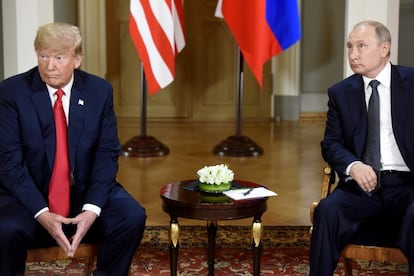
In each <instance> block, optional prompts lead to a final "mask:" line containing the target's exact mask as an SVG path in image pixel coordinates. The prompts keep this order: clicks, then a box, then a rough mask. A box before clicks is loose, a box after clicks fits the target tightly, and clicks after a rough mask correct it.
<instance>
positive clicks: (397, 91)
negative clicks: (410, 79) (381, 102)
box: [391, 65, 410, 142]
mask: <svg viewBox="0 0 414 276" xmlns="http://www.w3.org/2000/svg"><path fill="white" fill-rule="evenodd" d="M409 96H410V95H409V91H408V88H407V85H406V80H405V77H404V76H401V75H400V74H399V72H398V70H397V67H396V66H394V65H392V66H391V114H392V116H391V118H392V127H393V130H394V135H395V137H396V138H397V142H398V141H402V140H401V139H398V138H400V137H404V131H405V130H404V129H403V128H402V126H405V125H406V124H405V121H406V120H407V112H408V109H409V103H410V99H409Z"/></svg>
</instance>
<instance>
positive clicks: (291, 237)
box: [26, 225, 408, 276]
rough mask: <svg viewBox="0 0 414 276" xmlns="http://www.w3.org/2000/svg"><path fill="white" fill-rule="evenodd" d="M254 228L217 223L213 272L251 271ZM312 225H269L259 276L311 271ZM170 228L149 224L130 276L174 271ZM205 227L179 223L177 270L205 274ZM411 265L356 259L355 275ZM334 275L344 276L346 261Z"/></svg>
mask: <svg viewBox="0 0 414 276" xmlns="http://www.w3.org/2000/svg"><path fill="white" fill-rule="evenodd" d="M250 235H251V234H250V227H247V226H220V225H219V226H218V230H217V239H216V252H215V253H216V254H215V256H216V258H215V275H218V276H220V275H223V276H224V275H240V276H247V275H252V252H251V247H250V246H251V240H250ZM309 237H310V235H309V227H308V226H265V227H264V232H263V238H262V241H263V251H262V257H261V275H263V276H267V275H292V276H294V275H308V271H309V262H308V254H309ZM168 242H169V240H168V228H167V227H166V226H150V227H147V229H146V231H145V234H144V238H143V241H142V243H141V246H140V249H139V250H138V251H137V253H136V255H135V257H134V260H133V263H132V274H131V275H132V276H138V275H140V276H141V275H170V269H169V265H170V263H169V253H168ZM87 270H88V268H86V267H85V264H84V263H82V260H81V259H78V260H72V261H71V260H63V261H57V262H51V263H28V264H27V270H26V275H30V276H39V275H67V276H81V275H87V273H86V272H85V271H87ZM207 271H208V265H207V230H206V228H205V227H201V226H181V227H180V250H179V256H178V274H179V275H185V276H193V275H194V276H195V275H207ZM407 271H408V268H407V265H401V264H383V263H369V262H364V261H357V262H355V263H354V271H353V273H354V275H370V276H376V275H394V276H395V275H407ZM335 275H343V263H342V262H340V263H339V264H338V268H337V270H336V274H335Z"/></svg>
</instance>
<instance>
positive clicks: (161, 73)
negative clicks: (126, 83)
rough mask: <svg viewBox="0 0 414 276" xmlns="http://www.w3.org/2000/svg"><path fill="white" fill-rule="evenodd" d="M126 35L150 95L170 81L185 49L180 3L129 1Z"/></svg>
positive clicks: (182, 12) (170, 1)
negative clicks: (132, 47)
mask: <svg viewBox="0 0 414 276" xmlns="http://www.w3.org/2000/svg"><path fill="white" fill-rule="evenodd" d="M129 32H130V35H131V38H132V41H133V43H134V45H135V48H136V49H137V52H138V55H139V56H140V59H141V62H142V64H143V67H144V72H145V77H146V79H147V85H148V90H149V94H154V93H156V92H158V91H159V90H160V89H162V88H164V87H166V86H167V85H169V84H170V83H171V82H172V81H173V80H174V77H175V56H176V55H177V54H178V53H179V52H180V51H181V50H182V49H183V48H184V46H185V38H184V10H183V0H131V2H130V17H129Z"/></svg>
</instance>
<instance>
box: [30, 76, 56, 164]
mask: <svg viewBox="0 0 414 276" xmlns="http://www.w3.org/2000/svg"><path fill="white" fill-rule="evenodd" d="M32 89H33V94H32V96H31V101H32V103H33V106H34V107H35V109H36V112H37V116H38V118H39V123H40V125H41V128H42V129H43V131H42V134H43V143H44V146H45V150H46V156H47V159H48V163H49V166H50V168H53V162H54V158H55V157H54V156H55V148H56V138H55V134H56V131H55V122H54V119H53V110H52V103H51V102H50V97H49V93H48V91H47V87H46V85H45V84H44V83H43V81H42V80H41V79H40V75H39V74H38V73H37V74H34V78H33V81H32Z"/></svg>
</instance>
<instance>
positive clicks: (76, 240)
mask: <svg viewBox="0 0 414 276" xmlns="http://www.w3.org/2000/svg"><path fill="white" fill-rule="evenodd" d="M96 218H97V215H96V214H95V213H94V212H91V211H84V212H82V213H80V214H79V215H77V216H76V217H74V218H65V217H63V216H61V215H58V214H55V213H52V212H49V211H46V212H43V213H42V214H41V215H40V216H39V217H37V220H38V222H39V223H40V224H41V225H42V226H43V227H44V228H45V229H46V230H47V231H48V232H49V234H50V235H51V236H52V237H53V238H54V239H55V240H56V243H57V244H58V245H59V246H60V247H61V248H62V249H63V250H64V251H65V252H66V254H67V255H68V257H73V256H74V255H75V252H76V250H77V249H78V246H79V244H80V242H81V241H82V239H83V237H84V236H85V235H86V233H87V232H88V230H89V228H90V227H91V226H92V224H93V223H94V221H95V220H96ZM63 224H66V225H69V224H73V225H76V232H75V234H74V235H73V236H72V237H70V238H68V237H66V235H65V233H64V232H63V229H62V225H63Z"/></svg>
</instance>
